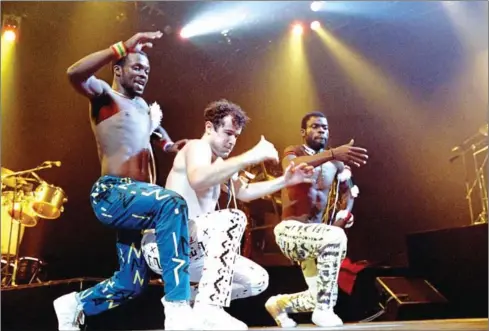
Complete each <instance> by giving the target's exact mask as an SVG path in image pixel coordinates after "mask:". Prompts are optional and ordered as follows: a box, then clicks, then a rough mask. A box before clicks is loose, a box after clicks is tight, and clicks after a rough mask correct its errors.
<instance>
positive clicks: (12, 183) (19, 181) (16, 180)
mask: <svg viewBox="0 0 489 331" xmlns="http://www.w3.org/2000/svg"><path fill="white" fill-rule="evenodd" d="M13 173H14V171H12V170H10V169H7V168H4V167H2V173H1V176H2V177H1V178H2V184H3V185H5V186H8V187H12V188H14V187H16V186H19V185H26V184H27V181H26V180H25V179H24V178H22V177H19V176H11V177H7V178H4V177H6V176H8V175H11V174H13Z"/></svg>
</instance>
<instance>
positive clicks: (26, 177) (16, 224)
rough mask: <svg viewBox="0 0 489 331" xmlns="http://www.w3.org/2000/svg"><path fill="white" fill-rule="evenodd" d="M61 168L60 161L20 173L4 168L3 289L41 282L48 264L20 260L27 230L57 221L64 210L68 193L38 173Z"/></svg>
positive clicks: (29, 259)
mask: <svg viewBox="0 0 489 331" xmlns="http://www.w3.org/2000/svg"><path fill="white" fill-rule="evenodd" d="M60 165H61V162H59V161H45V162H43V163H42V164H41V165H40V166H38V167H36V168H33V169H28V170H23V171H17V172H14V171H12V170H10V169H7V168H4V167H2V168H1V184H2V195H1V217H2V219H1V223H2V231H1V236H2V238H1V239H2V240H1V254H2V259H1V263H2V281H1V286H2V287H4V286H16V285H18V284H30V283H32V282H33V281H37V282H40V279H39V276H40V274H41V272H42V271H43V267H44V266H45V263H44V262H43V261H42V260H40V259H37V258H34V257H19V250H20V243H21V241H22V237H23V235H24V232H25V229H26V228H32V227H35V226H36V225H37V224H38V222H39V220H40V219H46V220H55V219H57V218H59V217H60V216H61V213H62V212H63V211H64V207H63V205H64V203H66V202H67V201H68V199H67V195H66V193H65V192H64V191H63V190H62V189H61V188H60V187H57V186H54V185H51V184H49V183H48V182H46V181H45V180H43V179H42V178H41V177H40V176H39V175H38V174H37V173H36V171H39V170H43V169H49V168H52V167H53V166H57V167H59V166H60Z"/></svg>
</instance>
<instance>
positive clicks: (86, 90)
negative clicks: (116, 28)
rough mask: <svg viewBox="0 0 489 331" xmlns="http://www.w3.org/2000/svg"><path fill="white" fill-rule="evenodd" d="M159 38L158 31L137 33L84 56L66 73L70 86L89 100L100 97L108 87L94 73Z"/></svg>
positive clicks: (150, 45) (148, 45) (159, 33)
mask: <svg viewBox="0 0 489 331" xmlns="http://www.w3.org/2000/svg"><path fill="white" fill-rule="evenodd" d="M161 36H162V34H161V32H159V31H158V32H145V33H137V34H135V35H134V36H132V37H131V38H130V39H128V40H127V41H126V42H118V43H116V44H114V45H112V46H111V47H109V48H106V49H104V50H101V51H98V52H95V53H92V54H90V55H87V56H85V57H84V58H82V59H81V60H79V61H77V62H76V63H74V64H73V65H71V66H70V67H69V68H68V70H67V71H66V73H67V75H68V78H69V80H70V82H71V85H73V87H74V88H75V89H76V90H77V91H78V92H79V93H81V94H83V95H85V96H86V97H88V98H90V99H91V98H94V97H97V96H100V95H102V94H103V93H104V92H105V91H107V89H108V88H110V86H109V84H107V83H106V82H104V81H102V80H100V79H98V78H96V77H95V76H94V75H95V73H96V72H97V71H99V70H100V69H102V67H104V66H105V65H107V64H109V63H110V62H111V61H114V60H118V59H119V58H121V57H123V56H125V55H127V54H128V53H130V52H133V51H136V50H138V49H142V48H143V47H152V44H151V43H150V42H148V41H149V40H153V39H156V38H161Z"/></svg>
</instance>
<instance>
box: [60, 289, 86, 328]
mask: <svg viewBox="0 0 489 331" xmlns="http://www.w3.org/2000/svg"><path fill="white" fill-rule="evenodd" d="M53 306H54V311H55V312H56V316H57V318H58V330H80V324H84V319H85V315H84V314H83V308H82V305H81V304H80V303H79V302H78V300H77V299H76V292H71V293H70V294H65V295H63V296H61V297H59V298H57V299H56V300H54V302H53Z"/></svg>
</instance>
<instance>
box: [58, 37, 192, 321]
mask: <svg viewBox="0 0 489 331" xmlns="http://www.w3.org/2000/svg"><path fill="white" fill-rule="evenodd" d="M161 36H162V34H161V32H148V33H138V34H136V35H134V36H133V37H131V38H130V39H128V40H127V41H126V42H124V43H122V42H119V43H116V44H114V45H113V46H112V47H108V48H107V49H104V50H101V51H99V52H96V53H93V54H90V55H88V56H86V57H84V58H83V59H81V60H80V61H78V62H76V63H75V64H73V65H72V66H71V67H70V68H69V69H68V71H67V74H68V77H69V79H70V82H71V84H72V85H73V87H74V88H75V89H76V90H77V91H78V92H80V93H81V94H82V95H84V96H85V97H87V98H88V99H89V100H90V120H91V126H92V130H93V133H94V135H95V139H96V142H97V148H98V154H99V159H100V163H101V167H102V169H101V177H100V178H99V179H98V180H97V182H96V183H95V184H94V185H93V188H92V191H91V194H90V202H91V205H92V207H93V210H94V212H95V215H96V216H97V218H98V219H99V221H100V222H102V224H104V225H106V226H109V227H112V228H114V229H116V230H117V245H116V246H117V253H118V257H119V265H120V269H119V271H117V272H115V273H114V275H113V276H112V278H110V279H107V280H105V281H103V282H101V283H99V284H97V285H95V286H94V287H92V288H89V289H86V290H84V291H81V292H79V293H77V292H72V293H70V294H67V295H64V296H62V297H60V298H58V299H56V300H55V301H54V308H55V311H56V315H57V317H58V323H59V330H79V327H80V324H83V317H84V316H85V315H96V314H99V313H102V312H104V311H106V310H108V309H111V308H114V307H117V306H119V305H121V304H123V303H125V302H127V300H129V299H132V298H134V297H135V296H137V295H138V294H140V293H141V292H142V291H143V290H144V288H145V287H146V285H147V284H148V281H149V276H150V273H149V270H148V267H147V265H146V262H145V261H144V258H143V256H142V255H141V247H140V244H141V237H142V233H141V230H143V229H148V228H153V229H156V231H155V232H156V242H157V249H158V250H159V254H160V256H161V262H162V264H163V266H164V270H165V272H164V273H163V276H162V279H163V281H164V283H165V296H164V298H162V303H163V305H164V308H165V315H166V319H165V329H173V330H175V329H178V330H183V329H190V328H191V327H194V326H193V325H192V324H191V323H193V322H194V319H192V318H191V316H192V314H193V311H192V308H191V307H190V305H189V304H188V300H189V298H190V281H189V274H188V271H187V268H188V263H189V253H190V250H189V246H188V224H187V223H188V208H187V204H186V202H185V200H184V199H183V198H182V197H181V196H180V195H178V194H177V193H175V192H173V191H170V190H167V189H164V188H162V187H159V186H157V185H155V184H154V183H155V171H154V170H155V169H154V159H153V155H152V149H151V143H150V136H151V135H152V133H154V132H155V131H156V133H157V135H159V136H160V137H161V138H162V140H165V139H166V143H167V144H166V146H164V149H165V150H167V151H172V152H177V151H178V147H179V145H181V142H177V143H175V144H173V145H171V144H172V142H171V140H170V139H169V137H168V135H167V134H166V132H165V130H164V129H163V128H161V127H160V126H159V124H160V120H161V116H162V114H161V110H160V109H159V107H155V106H154V105H153V106H152V107H151V110H150V107H149V106H148V104H147V103H146V102H145V101H144V100H143V98H141V95H142V93H143V91H144V88H145V86H146V83H147V81H148V75H149V71H150V65H149V61H148V57H147V55H146V54H145V53H144V52H142V49H143V47H152V43H151V41H152V40H154V39H159V38H160V37H161ZM110 62H113V63H114V65H113V71H114V77H113V82H112V86H110V85H109V84H107V83H106V82H104V81H102V80H100V79H98V78H96V77H95V76H94V74H95V73H96V72H97V71H98V70H99V69H101V68H102V67H103V66H105V65H107V64H109V63H110ZM168 143H170V144H168ZM151 165H153V166H152V167H150V166H151Z"/></svg>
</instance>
